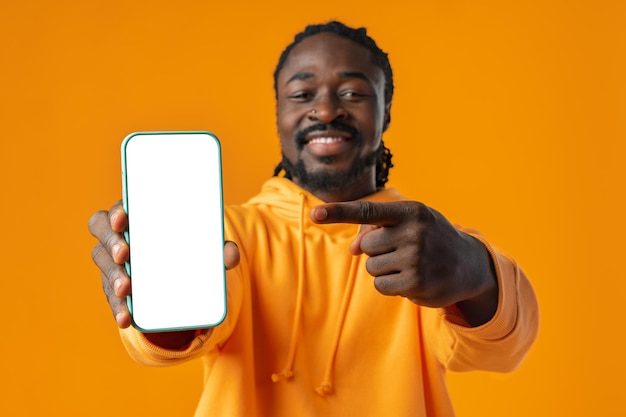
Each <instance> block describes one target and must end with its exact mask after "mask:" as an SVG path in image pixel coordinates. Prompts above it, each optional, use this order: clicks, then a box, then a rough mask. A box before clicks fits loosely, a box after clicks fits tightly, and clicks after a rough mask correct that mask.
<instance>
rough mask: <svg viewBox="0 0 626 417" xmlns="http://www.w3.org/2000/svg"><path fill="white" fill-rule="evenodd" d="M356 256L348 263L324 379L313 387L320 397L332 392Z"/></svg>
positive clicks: (353, 281)
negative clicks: (346, 277)
mask: <svg viewBox="0 0 626 417" xmlns="http://www.w3.org/2000/svg"><path fill="white" fill-rule="evenodd" d="M358 260H359V257H358V256H354V257H353V258H352V262H351V263H350V274H349V276H348V282H347V283H346V291H345V292H344V293H343V299H342V300H341V308H340V310H339V318H338V320H337V327H336V328H335V334H334V335H333V339H332V344H331V346H332V348H331V351H330V353H329V355H328V361H327V362H326V369H325V370H324V379H323V381H322V383H321V384H320V385H319V386H318V387H317V388H316V389H315V392H317V393H318V394H319V395H321V396H322V397H324V396H326V395H329V394H332V393H333V382H332V378H333V370H334V368H335V357H336V356H337V349H338V348H339V339H340V338H341V331H342V330H343V325H344V322H345V321H346V315H347V314H348V306H349V304H350V299H351V298H352V290H353V289H354V283H355V281H356V268H357V265H358Z"/></svg>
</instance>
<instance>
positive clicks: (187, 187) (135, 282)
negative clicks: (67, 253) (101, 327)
mask: <svg viewBox="0 0 626 417" xmlns="http://www.w3.org/2000/svg"><path fill="white" fill-rule="evenodd" d="M220 155H221V152H220V145H219V141H218V139H217V138H216V137H215V136H214V135H212V134H210V133H208V132H177V133H174V132H172V133H134V134H132V135H129V136H128V137H127V138H126V139H125V140H124V142H123V144H122V167H123V169H122V171H123V172H122V177H123V189H124V192H123V195H124V207H125V209H126V212H127V213H128V232H127V235H126V237H127V240H128V243H129V245H130V262H129V264H127V268H128V272H129V275H130V277H131V287H132V294H131V296H130V297H129V307H130V309H131V314H132V317H133V324H134V325H135V327H137V328H139V329H140V330H143V331H167V330H184V329H194V328H203V327H211V326H215V325H217V324H219V323H220V322H221V321H222V320H223V319H224V317H225V314H226V291H225V270H224V232H223V230H224V228H223V202H222V177H221V156H220Z"/></svg>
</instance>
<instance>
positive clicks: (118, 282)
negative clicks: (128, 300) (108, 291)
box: [113, 279, 122, 297]
mask: <svg viewBox="0 0 626 417" xmlns="http://www.w3.org/2000/svg"><path fill="white" fill-rule="evenodd" d="M121 287H122V282H121V280H119V279H116V280H115V282H114V283H113V291H114V292H115V295H116V296H118V297H119V292H120V288H121Z"/></svg>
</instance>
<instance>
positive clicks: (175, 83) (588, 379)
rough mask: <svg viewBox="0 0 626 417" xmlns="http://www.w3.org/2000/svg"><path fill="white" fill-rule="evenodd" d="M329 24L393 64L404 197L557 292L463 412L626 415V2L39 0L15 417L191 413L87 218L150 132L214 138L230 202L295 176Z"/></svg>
mask: <svg viewBox="0 0 626 417" xmlns="http://www.w3.org/2000/svg"><path fill="white" fill-rule="evenodd" d="M330 18H338V19H341V20H344V21H345V22H346V23H348V24H351V25H364V26H367V27H368V28H369V30H370V33H371V34H372V35H373V37H374V38H375V39H376V40H377V41H378V42H379V44H380V45H381V46H382V47H383V49H385V50H386V51H387V52H388V53H389V54H390V57H391V61H392V65H393V68H394V71H395V77H396V78H395V82H396V87H397V93H396V95H395V98H394V103H393V109H392V116H393V120H392V123H391V128H390V131H389V132H388V133H387V134H386V136H385V140H386V143H387V145H388V146H389V147H390V148H391V150H392V152H393V153H394V162H395V165H396V167H395V168H393V170H392V172H391V185H393V186H396V187H398V188H400V189H401V190H402V191H403V192H404V193H405V194H406V195H408V196H410V197H412V198H414V199H418V200H421V201H423V202H425V203H427V204H429V205H431V206H433V207H435V208H437V209H438V210H440V211H441V212H443V213H444V214H445V215H446V216H447V217H448V218H449V219H450V220H451V221H454V222H457V223H461V224H464V225H467V226H473V227H475V228H478V229H480V230H481V231H482V232H483V233H484V234H485V235H486V236H487V237H488V238H489V239H490V240H491V241H492V242H493V243H494V244H495V245H497V246H499V247H502V248H505V249H506V250H507V251H508V252H509V253H511V254H513V255H514V256H515V257H516V258H517V259H518V261H519V262H520V263H521V264H522V266H523V268H524V269H525V271H526V272H527V274H528V275H529V276H530V277H531V279H532V282H533V284H534V286H535V288H536V291H537V294H538V297H539V301H540V306H541V313H542V322H541V330H540V336H539V339H538V341H537V343H536V345H535V346H534V348H533V350H532V351H531V353H530V354H529V356H528V358H527V360H526V362H525V363H524V365H523V366H522V367H521V368H520V369H519V370H518V371H516V372H514V373H512V374H507V375H493V374H485V373H479V372H477V373H467V374H451V375H450V377H449V381H450V390H451V392H452V395H453V398H454V402H455V405H456V408H457V412H458V415H459V416H460V417H469V416H481V417H485V416H503V415H506V416H509V417H512V416H528V415H534V416H556V415H567V416H591V415H593V416H604V415H617V414H619V413H623V412H624V411H623V407H621V405H620V404H621V401H620V400H621V397H622V396H623V386H624V384H623V381H622V379H623V377H624V374H625V373H626V366H625V364H624V354H623V352H624V347H623V336H622V333H623V330H624V324H623V323H624V319H623V307H622V303H623V297H624V296H623V295H624V293H626V283H625V282H626V280H625V279H624V278H625V276H624V268H623V266H622V265H621V263H622V261H623V259H624V255H623V251H624V249H625V248H624V243H623V239H624V236H625V235H626V228H625V226H624V213H625V207H624V179H625V175H624V174H625V171H624V156H625V155H626V152H625V150H626V149H625V148H626V145H625V142H626V126H625V114H624V112H625V111H626V101H625V97H626V94H625V93H626V91H625V87H626V82H625V81H624V74H626V65H625V63H626V62H625V56H626V55H625V54H626V48H625V46H626V36H625V31H626V29H624V27H625V26H624V25H625V22H626V13H625V6H624V3H623V2H622V1H618V0H616V1H602V0H598V1H593V0H589V1H566V0H563V1H542V0H530V1H521V0H514V1H511V2H502V1H495V0H494V1H483V0H478V1H469V0H468V1H461V0H457V1H454V0H450V1H436V0H421V1H412V2H410V1H407V0H386V1H384V2H374V1H369V0H359V1H356V0H346V1H335V0H319V1H313V2H293V1H266V2H256V1H249V2H235V1H233V2H225V1H221V2H216V1H208V0H205V1H188V0H179V1H174V2H172V1H155V0H152V1H145V0H141V1H122V0H109V1H67V0H58V1H55V2H44V1H39V2H36V1H28V0H25V1H20V2H18V1H3V2H2V5H1V6H0V45H1V47H0V62H1V65H0V75H1V78H0V98H1V104H0V106H1V108H0V120H1V129H2V148H1V149H2V151H1V153H0V179H1V181H2V186H1V188H0V192H1V195H2V204H1V205H0V219H2V238H1V239H0V242H1V243H0V245H2V246H1V251H0V257H1V258H0V261H1V268H2V269H1V280H2V326H3V329H2V330H3V332H2V333H3V337H2V342H1V343H0V358H1V359H0V361H1V362H0V366H1V374H2V379H3V388H2V389H1V390H0V415H3V416H41V415H76V416H78V415H80V416H83V415H89V416H99V415H102V416H105V415H110V414H112V413H114V414H115V415H118V416H145V415H151V416H174V415H176V416H188V415H191V414H192V410H193V409H194V407H195V402H196V399H197V397H198V393H199V390H200V377H201V369H200V363H199V362H194V363H189V364H185V365H182V366H179V367H174V368H167V369H166V368H162V369H152V368H145V367H141V366H139V365H136V364H135V363H134V362H132V361H131V360H130V359H129V358H128V357H127V355H126V353H125V352H124V350H123V348H122V346H121V344H120V342H119V339H118V337H117V334H116V332H117V330H116V327H115V324H114V322H113V319H112V317H111V314H110V311H109V310H108V307H107V305H106V302H105V298H104V296H103V294H102V291H101V289H100V283H99V274H98V271H97V270H96V268H95V266H94V265H93V264H92V262H91V259H90V252H91V248H92V246H93V245H94V243H95V242H94V239H93V238H92V237H91V236H90V235H89V234H88V232H87V219H88V218H89V216H90V215H91V213H92V212H94V211H95V210H97V209H100V208H108V207H109V206H110V205H111V204H112V203H113V202H114V201H115V200H116V199H118V198H119V197H120V190H121V187H120V163H119V144H120V142H121V140H122V139H123V138H124V136H126V135H127V134H128V133H130V132H132V131H136V130H188V129H189V130H194V129H202V130H210V131H212V132H214V133H215V134H217V135H218V136H219V137H220V138H221V141H222V145H223V158H224V186H225V198H226V202H227V203H238V202H242V201H244V200H245V199H246V198H247V197H249V196H251V195H252V194H253V193H255V192H256V191H257V190H258V189H259V186H260V184H261V183H262V182H263V180H264V179H266V178H267V177H268V176H270V175H271V173H272V170H273V168H274V166H275V164H276V163H277V162H278V160H279V147H278V140H277V138H276V128H275V121H274V100H273V91H272V78H271V74H272V71H273V69H274V65H275V63H276V61H277V59H278V55H279V54H280V52H281V51H282V49H283V47H284V46H286V44H287V43H288V42H290V41H291V39H292V36H293V35H294V34H295V33H296V32H298V31H300V30H301V29H302V28H303V27H304V25H305V24H307V23H311V22H319V21H326V20H328V19H330ZM389 383H390V384H393V380H390V381H389ZM294 415H297V412H296V411H294Z"/></svg>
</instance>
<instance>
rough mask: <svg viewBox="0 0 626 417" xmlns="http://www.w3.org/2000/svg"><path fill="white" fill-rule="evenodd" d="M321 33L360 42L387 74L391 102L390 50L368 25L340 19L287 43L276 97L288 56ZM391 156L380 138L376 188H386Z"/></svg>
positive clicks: (279, 67)
mask: <svg viewBox="0 0 626 417" xmlns="http://www.w3.org/2000/svg"><path fill="white" fill-rule="evenodd" d="M320 33H332V34H335V35H337V36H341V37H342V38H346V39H350V40H352V41H354V42H356V43H358V44H359V45H361V46H363V47H365V48H367V49H368V50H369V51H370V52H371V53H372V61H373V64H374V65H376V66H377V67H379V68H380V69H381V70H382V71H383V75H384V76H385V90H384V96H385V104H389V103H391V99H392V97H393V71H392V70H391V64H390V63H389V57H388V56H387V53H385V52H384V51H383V50H382V49H380V48H379V47H378V45H377V44H376V41H374V39H372V38H371V37H370V36H369V35H368V34H367V29H366V28H364V27H361V28H357V29H354V28H351V27H349V26H346V25H345V24H343V23H341V22H338V21H330V22H328V23H323V24H317V25H309V26H307V27H306V28H305V29H304V30H303V31H302V32H300V33H298V34H297V35H296V36H295V37H294V40H293V42H292V43H290V44H289V45H287V47H286V48H285V50H284V51H283V52H282V53H281V55H280V58H279V59H278V64H277V65H276V69H275V70H274V94H275V97H276V99H278V74H279V73H280V71H281V70H282V69H283V66H284V65H285V62H286V61H287V58H288V57H289V54H290V53H291V51H292V49H293V48H294V47H295V46H296V45H298V44H299V43H300V42H302V41H303V40H305V39H306V38H309V37H311V36H313V35H317V34H320ZM391 157H392V154H391V152H390V151H389V149H388V148H387V147H386V146H385V144H384V143H383V142H382V140H381V143H380V147H379V148H378V151H377V155H376V187H377V188H384V187H385V184H386V183H387V181H388V180H389V169H390V168H391V167H393V164H392V163H391ZM283 170H284V167H283V164H282V162H281V163H279V164H278V165H277V166H276V168H275V169H274V176H278V174H280V172H281V171H283ZM285 178H287V179H292V178H291V175H290V174H289V173H288V172H286V171H285Z"/></svg>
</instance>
